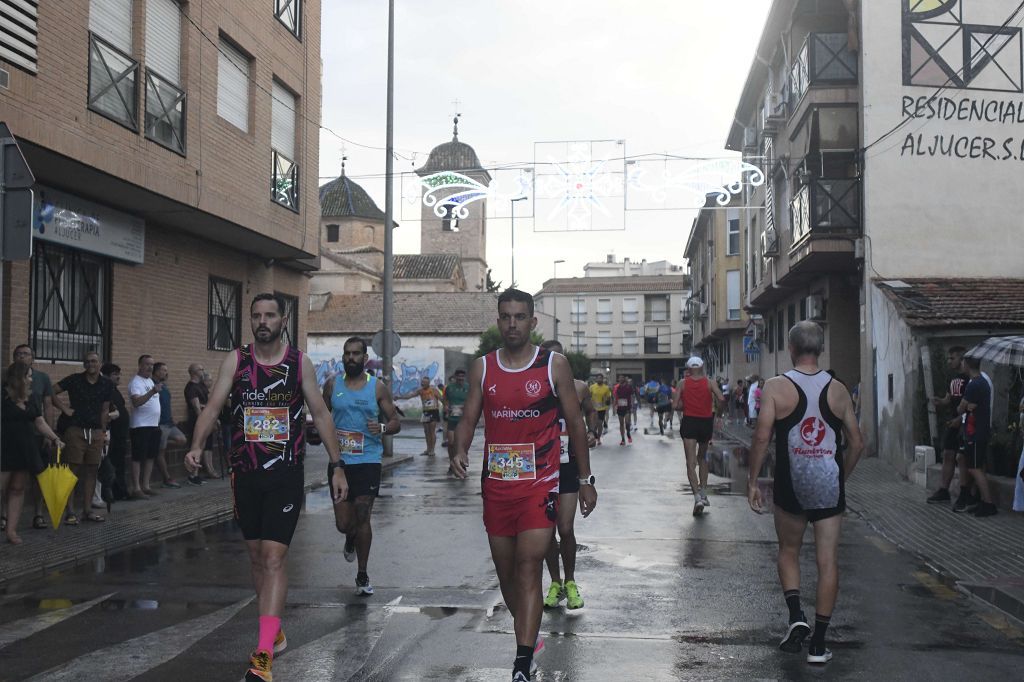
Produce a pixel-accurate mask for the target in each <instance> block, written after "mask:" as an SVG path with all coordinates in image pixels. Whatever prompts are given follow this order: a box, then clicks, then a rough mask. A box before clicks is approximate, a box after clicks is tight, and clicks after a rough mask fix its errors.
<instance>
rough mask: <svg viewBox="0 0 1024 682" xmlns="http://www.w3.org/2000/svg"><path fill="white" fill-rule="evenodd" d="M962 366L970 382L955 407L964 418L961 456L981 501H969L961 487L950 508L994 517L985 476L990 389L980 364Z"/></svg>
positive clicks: (968, 361)
mask: <svg viewBox="0 0 1024 682" xmlns="http://www.w3.org/2000/svg"><path fill="white" fill-rule="evenodd" d="M964 365H965V366H966V367H967V374H968V375H969V376H970V378H971V380H970V382H969V383H968V384H967V388H966V389H964V395H963V397H962V398H961V399H960V405H959V407H957V413H958V414H962V415H964V423H963V441H964V449H963V452H962V453H961V455H960V456H961V457H962V458H963V460H964V461H965V462H966V463H967V474H968V477H969V478H971V479H973V482H974V484H975V486H976V487H977V489H978V493H979V495H980V500H979V499H978V498H977V497H975V498H973V499H970V498H968V497H967V493H966V490H965V487H964V486H961V492H960V497H959V499H957V501H956V504H954V505H953V511H955V512H965V511H966V512H973V514H974V515H975V516H979V517H981V516H993V515H994V514H996V512H997V511H998V510H997V509H996V506H995V504H993V502H992V493H991V491H990V490H989V485H988V475H987V474H986V473H985V465H986V463H987V461H988V446H989V442H990V440H991V438H992V387H991V384H990V382H989V380H988V379H987V377H985V376H983V375H982V371H981V360H978V359H977V358H969V357H965V358H964Z"/></svg>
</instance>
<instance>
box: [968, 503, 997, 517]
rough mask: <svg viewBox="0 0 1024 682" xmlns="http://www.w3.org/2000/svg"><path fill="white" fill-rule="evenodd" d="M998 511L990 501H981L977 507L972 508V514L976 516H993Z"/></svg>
mask: <svg viewBox="0 0 1024 682" xmlns="http://www.w3.org/2000/svg"><path fill="white" fill-rule="evenodd" d="M998 513H999V508H998V507H996V506H995V505H994V504H992V503H991V502H981V503H979V504H978V507H977V508H976V509H975V510H974V515H975V516H977V517H982V516H995V515H996V514H998Z"/></svg>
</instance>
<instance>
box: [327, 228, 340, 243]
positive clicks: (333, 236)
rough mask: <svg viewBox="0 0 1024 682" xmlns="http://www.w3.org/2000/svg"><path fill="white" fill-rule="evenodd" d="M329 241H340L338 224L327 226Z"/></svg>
mask: <svg viewBox="0 0 1024 682" xmlns="http://www.w3.org/2000/svg"><path fill="white" fill-rule="evenodd" d="M327 241H329V242H336V241H338V226H337V225H328V226H327Z"/></svg>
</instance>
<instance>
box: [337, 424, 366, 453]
mask: <svg viewBox="0 0 1024 682" xmlns="http://www.w3.org/2000/svg"><path fill="white" fill-rule="evenodd" d="M338 444H339V445H340V446H341V456H342V457H345V455H349V456H355V455H361V454H363V434H362V432H361V431H345V430H343V429H338Z"/></svg>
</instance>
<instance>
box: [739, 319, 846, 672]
mask: <svg viewBox="0 0 1024 682" xmlns="http://www.w3.org/2000/svg"><path fill="white" fill-rule="evenodd" d="M824 346H825V332H824V331H822V329H821V327H820V326H818V325H817V324H815V323H814V322H811V321H809V320H808V321H805V322H800V323H798V324H796V325H794V326H793V328H792V329H790V330H789V354H790V357H791V358H792V360H793V369H792V370H791V371H789V372H786V374H785V375H783V376H780V377H775V378H773V379H769V380H768V381H767V382H766V383H765V385H764V389H763V392H762V394H761V411H760V412H759V413H758V416H757V428H756V429H755V431H754V438H753V442H752V443H751V447H750V473H749V479H748V482H747V497H748V500H749V502H750V507H751V509H753V510H754V511H756V512H757V513H759V514H760V513H761V505H762V499H761V489H760V488H759V487H758V476H759V475H760V472H761V464H762V463H763V462H764V458H765V453H766V452H767V450H768V439H769V438H770V437H771V433H772V430H773V429H774V430H775V444H776V451H775V485H774V497H775V532H776V534H777V535H778V538H779V559H778V564H779V580H780V582H781V583H782V590H783V596H784V597H785V598H786V606H787V607H788V608H789V629H788V631H787V632H786V636H785V637H784V638H783V640H782V642H781V643H780V644H779V648H780V649H782V650H783V651H787V652H790V653H799V652H800V650H801V648H802V646H803V640H804V638H805V637H807V635H808V634H810V633H811V627H810V625H809V624H808V623H807V618H806V617H805V616H804V613H803V611H802V610H801V608H800V545H801V543H802V541H803V537H804V531H805V530H806V529H807V524H808V523H812V524H814V550H815V554H816V555H817V564H818V571H819V574H818V593H817V599H816V601H815V611H816V617H815V619H814V634H813V636H812V637H811V643H810V646H809V647H808V649H807V662H808V663H828V662H829V661H830V660H831V659H832V652H831V651H829V650H828V649H827V648H826V647H825V632H826V631H827V630H828V624H829V621H830V620H831V618H832V610H833V608H834V607H835V603H836V593H837V592H838V589H839V568H838V561H837V558H836V554H837V552H838V549H839V530H840V524H841V523H842V519H843V516H842V514H843V510H844V509H845V507H846V504H845V500H844V499H843V492H844V484H845V481H846V479H847V478H848V477H849V476H850V473H851V472H852V471H853V468H854V467H855V466H856V465H857V460H858V459H859V458H860V456H861V453H862V452H863V450H864V441H863V439H862V438H861V435H860V428H859V427H858V426H857V417H856V414H855V413H854V410H853V399H852V398H851V397H850V392H849V391H848V390H847V388H846V386H844V385H843V383H842V382H840V381H836V380H833V379H832V377H831V376H829V374H828V373H827V372H825V371H824V370H822V369H820V368H819V367H818V357H819V356H820V355H821V353H822V351H823V349H824ZM844 437H845V439H844ZM844 442H845V444H846V451H845V452H844Z"/></svg>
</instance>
